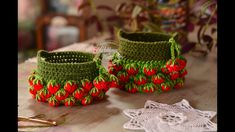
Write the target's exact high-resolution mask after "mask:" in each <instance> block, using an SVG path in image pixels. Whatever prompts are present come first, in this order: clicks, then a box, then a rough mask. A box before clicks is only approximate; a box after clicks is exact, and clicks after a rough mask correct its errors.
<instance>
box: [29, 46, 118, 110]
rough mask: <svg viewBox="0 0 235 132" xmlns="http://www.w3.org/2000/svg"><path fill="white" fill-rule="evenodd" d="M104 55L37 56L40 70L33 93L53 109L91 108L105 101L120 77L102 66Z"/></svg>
mask: <svg viewBox="0 0 235 132" xmlns="http://www.w3.org/2000/svg"><path fill="white" fill-rule="evenodd" d="M101 59H102V54H98V55H94V54H91V53H84V52H77V51H65V52H50V53H49V52H47V51H43V50H40V51H38V53H37V60H38V63H37V69H36V70H34V71H33V73H32V74H31V75H30V76H29V78H28V82H29V92H30V94H31V95H32V97H33V98H35V99H36V100H37V101H39V102H48V103H49V104H50V106H59V105H65V106H73V105H80V104H81V105H88V104H91V103H92V102H94V101H98V100H102V99H104V97H105V93H106V92H107V91H108V90H109V88H110V86H112V83H113V81H114V80H117V78H116V77H114V76H113V75H110V74H109V73H108V71H107V70H106V69H105V68H104V67H103V66H102V65H101Z"/></svg>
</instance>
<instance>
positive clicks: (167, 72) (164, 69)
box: [161, 67, 170, 74]
mask: <svg viewBox="0 0 235 132" xmlns="http://www.w3.org/2000/svg"><path fill="white" fill-rule="evenodd" d="M161 71H162V73H164V74H169V73H170V72H169V71H168V70H167V68H166V67H163V68H161Z"/></svg>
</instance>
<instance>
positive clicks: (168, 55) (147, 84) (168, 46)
mask: <svg viewBox="0 0 235 132" xmlns="http://www.w3.org/2000/svg"><path fill="white" fill-rule="evenodd" d="M118 39H119V48H118V52H116V53H115V54H114V55H113V57H112V60H111V62H110V64H109V73H110V74H113V75H115V76H116V77H117V78H118V79H119V80H118V81H119V86H118V88H120V89H124V90H126V91H128V92H131V93H136V92H146V93H149V92H150V93H151V92H155V91H157V92H159V93H160V92H162V91H169V90H171V89H179V88H182V87H183V85H184V81H185V75H186V74H187V70H186V62H187V61H186V59H185V58H184V57H183V56H181V55H180V48H179V44H178V43H177V42H176V41H175V39H177V34H173V35H169V34H164V33H158V32H153V33H150V32H124V31H122V30H120V31H119V32H118Z"/></svg>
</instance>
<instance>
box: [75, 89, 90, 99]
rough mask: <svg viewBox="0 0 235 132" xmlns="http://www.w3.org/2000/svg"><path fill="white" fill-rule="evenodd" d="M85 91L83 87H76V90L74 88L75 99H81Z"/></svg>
mask: <svg viewBox="0 0 235 132" xmlns="http://www.w3.org/2000/svg"><path fill="white" fill-rule="evenodd" d="M86 95H87V93H86V91H85V90H84V89H83V88H78V89H77V90H75V91H74V92H73V96H74V97H75V98H76V99H77V100H82V99H83V97H84V96H86Z"/></svg>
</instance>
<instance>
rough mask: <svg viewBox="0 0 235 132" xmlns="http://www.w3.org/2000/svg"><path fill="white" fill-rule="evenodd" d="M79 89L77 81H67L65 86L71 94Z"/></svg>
mask: <svg viewBox="0 0 235 132" xmlns="http://www.w3.org/2000/svg"><path fill="white" fill-rule="evenodd" d="M77 88H78V85H77V84H76V82H75V81H67V82H66V83H65V85H64V89H65V90H66V91H67V92H68V93H69V94H70V93H73V92H74V91H75V90H76V89H77Z"/></svg>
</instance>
